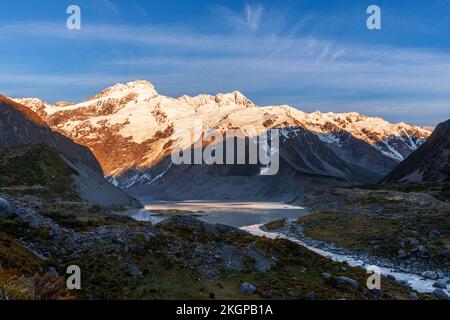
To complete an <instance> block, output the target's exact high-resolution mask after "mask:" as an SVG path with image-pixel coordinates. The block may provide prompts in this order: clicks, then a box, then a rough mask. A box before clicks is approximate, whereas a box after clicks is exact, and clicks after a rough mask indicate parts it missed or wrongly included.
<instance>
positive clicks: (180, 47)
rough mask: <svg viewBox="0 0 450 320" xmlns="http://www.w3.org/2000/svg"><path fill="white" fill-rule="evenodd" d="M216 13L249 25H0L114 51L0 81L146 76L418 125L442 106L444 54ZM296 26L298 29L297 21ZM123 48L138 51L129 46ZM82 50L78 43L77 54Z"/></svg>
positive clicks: (449, 83)
mask: <svg viewBox="0 0 450 320" xmlns="http://www.w3.org/2000/svg"><path fill="white" fill-rule="evenodd" d="M219 12H220V14H222V16H223V17H225V20H226V21H227V23H229V25H236V26H239V27H240V28H242V27H245V28H246V29H247V30H248V31H250V32H245V33H242V32H240V31H231V32H228V33H226V34H220V35H217V34H211V33H208V32H198V31H195V30H190V29H187V28H185V27H184V26H167V25H165V26H159V25H145V26H124V25H98V24H97V25H92V24H88V25H84V26H83V30H82V31H81V32H72V31H70V30H67V29H65V28H64V26H63V25H60V24H53V23H33V24H8V25H1V26H0V34H1V35H3V37H5V38H6V39H8V38H10V39H18V38H21V39H24V40H26V39H33V40H36V39H40V38H42V39H54V40H57V41H66V40H70V41H71V42H75V43H80V44H82V43H88V44H89V43H90V42H95V43H99V42H104V43H108V44H114V48H115V50H116V51H117V52H118V53H117V54H115V56H114V58H113V57H111V58H110V59H102V60H101V61H98V63H97V64H96V68H97V73H95V74H93V73H88V74H81V73H80V72H79V71H76V72H74V73H69V72H66V73H60V74H58V75H55V74H49V73H45V72H44V73H43V72H34V71H33V70H32V71H30V73H27V72H22V73H19V72H12V71H11V72H8V71H3V72H2V74H1V75H0V82H1V83H8V84H9V85H10V87H13V84H27V85H28V86H30V87H33V86H36V85H38V86H44V85H47V86H49V87H50V86H54V87H58V86H61V85H70V86H72V87H77V88H81V87H82V88H88V87H93V89H92V90H94V89H97V88H99V87H100V86H106V85H110V84H113V83H114V82H118V81H122V82H123V81H128V80H133V79H137V78H147V79H149V80H151V81H154V82H156V84H157V87H158V88H159V90H160V91H161V92H163V93H167V94H171V95H177V94H184V93H189V94H195V93H203V92H209V93H214V92H215V91H219V90H220V91H228V90H234V89H238V90H241V91H243V92H244V93H245V94H247V95H248V96H249V98H251V99H254V96H255V97H257V98H256V99H254V100H255V102H257V103H259V104H284V103H287V104H291V105H294V106H298V107H300V108H304V109H305V110H306V111H311V110H312V109H323V110H324V111H327V109H329V110H331V109H333V110H338V109H339V111H350V110H352V111H359V112H363V113H368V114H372V115H373V114H377V112H378V114H379V115H386V116H388V117H390V118H391V119H398V118H399V117H400V116H404V117H406V116H408V117H410V118H412V115H411V114H413V113H414V114H415V115H416V117H417V119H420V120H421V122H422V123H427V124H430V123H431V122H432V121H435V120H431V119H435V118H436V117H437V115H442V117H443V116H444V115H445V113H446V112H447V111H446V110H448V109H446V108H447V107H448V105H447V104H446V102H445V101H450V53H449V52H445V51H436V50H431V49H417V48H415V49H414V50H411V49H410V48H404V47H397V46H386V45H372V46H371V47H370V48H368V47H367V46H361V45H358V44H355V43H349V42H346V43H341V42H335V41H331V40H324V39H320V38H317V37H312V36H306V35H304V36H299V35H298V34H297V32H296V31H295V30H294V31H292V32H287V33H284V34H278V35H275V34H273V33H269V32H262V31H264V30H262V21H263V18H264V14H265V10H264V8H263V7H262V6H255V5H247V6H246V7H245V8H244V9H243V10H242V11H240V12H233V11H230V10H229V9H226V8H222V9H219ZM281 20H282V19H280V21H281ZM298 25H299V27H298V28H301V26H302V23H301V22H299V24H298ZM256 31H258V32H256ZM129 46H134V47H139V48H141V49H145V50H140V51H139V53H136V52H134V51H132V53H130V50H129V49H128V48H129ZM121 49H123V50H121ZM90 53H91V52H86V54H90ZM82 55H83V52H82V50H80V59H82ZM2 64H4V62H3V63H2V62H0V66H1V65H2ZM3 70H5V69H4V68H3ZM4 87H5V86H4ZM15 87H17V85H16V86H15ZM6 89H8V87H6ZM6 89H5V88H2V90H6ZM50 91H51V90H49V92H50ZM79 91H80V92H81V90H79ZM13 92H15V91H13ZM71 92H78V91H76V90H75V91H74V90H71ZM92 93H94V92H92ZM70 98H72V97H70ZM86 98H87V97H86ZM58 99H66V98H65V97H61V96H59V97H58ZM424 106H425V107H424ZM429 110H433V112H434V114H433V112H429ZM413 111H415V112H413ZM417 115H422V117H418V116H417ZM427 119H428V120H427ZM431 124H435V123H431Z"/></svg>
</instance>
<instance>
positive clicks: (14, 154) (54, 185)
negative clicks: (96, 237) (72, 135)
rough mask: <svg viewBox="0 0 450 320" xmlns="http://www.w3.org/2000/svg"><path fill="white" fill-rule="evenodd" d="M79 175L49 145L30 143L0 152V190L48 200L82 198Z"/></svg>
mask: <svg viewBox="0 0 450 320" xmlns="http://www.w3.org/2000/svg"><path fill="white" fill-rule="evenodd" d="M74 174H76V172H75V171H74V170H72V169H71V168H70V167H69V166H68V165H67V164H66V163H65V162H64V161H63V160H62V159H61V157H60V156H59V153H58V151H56V150H54V149H52V148H50V147H48V146H46V145H27V146H20V147H14V148H10V149H7V150H4V151H1V152H0V191H2V192H5V193H8V194H10V195H12V196H21V195H34V196H37V197H39V198H41V199H42V200H44V201H55V200H60V201H79V200H80V199H79V197H78V195H77V193H76V191H75V189H74V185H73V180H72V177H71V176H72V175H74Z"/></svg>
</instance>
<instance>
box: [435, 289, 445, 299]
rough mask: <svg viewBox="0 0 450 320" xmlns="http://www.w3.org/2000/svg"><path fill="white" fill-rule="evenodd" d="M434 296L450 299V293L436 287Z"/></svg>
mask: <svg viewBox="0 0 450 320" xmlns="http://www.w3.org/2000/svg"><path fill="white" fill-rule="evenodd" d="M433 296H435V297H436V298H439V299H448V295H447V294H446V293H445V291H444V290H442V289H436V290H434V291H433Z"/></svg>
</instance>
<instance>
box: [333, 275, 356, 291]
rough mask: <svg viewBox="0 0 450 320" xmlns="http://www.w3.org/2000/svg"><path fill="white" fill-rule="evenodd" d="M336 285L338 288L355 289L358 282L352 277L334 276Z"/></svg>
mask: <svg viewBox="0 0 450 320" xmlns="http://www.w3.org/2000/svg"><path fill="white" fill-rule="evenodd" d="M336 283H337V287H338V288H339V289H344V290H349V291H355V290H356V289H358V282H357V281H356V280H354V279H351V278H347V277H337V278H336Z"/></svg>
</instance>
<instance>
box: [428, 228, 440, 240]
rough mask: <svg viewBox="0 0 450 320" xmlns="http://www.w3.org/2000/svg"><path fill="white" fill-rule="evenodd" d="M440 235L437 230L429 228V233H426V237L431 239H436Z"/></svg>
mask: <svg viewBox="0 0 450 320" xmlns="http://www.w3.org/2000/svg"><path fill="white" fill-rule="evenodd" d="M440 236H441V233H440V232H439V231H437V230H431V231H430V233H429V234H428V238H429V239H431V240H433V239H437V238H439V237H440Z"/></svg>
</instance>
